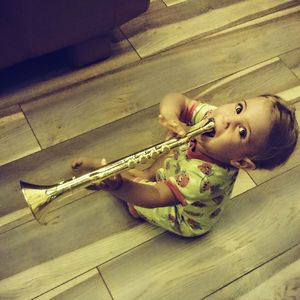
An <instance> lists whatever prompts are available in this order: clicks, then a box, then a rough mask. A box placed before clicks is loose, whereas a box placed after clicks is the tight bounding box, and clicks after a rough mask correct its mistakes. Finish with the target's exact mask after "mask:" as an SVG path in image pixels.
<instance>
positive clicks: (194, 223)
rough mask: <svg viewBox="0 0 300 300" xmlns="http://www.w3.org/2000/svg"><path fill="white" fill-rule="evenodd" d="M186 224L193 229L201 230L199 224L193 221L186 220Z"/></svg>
mask: <svg viewBox="0 0 300 300" xmlns="http://www.w3.org/2000/svg"><path fill="white" fill-rule="evenodd" d="M187 222H188V224H189V225H190V226H191V227H192V228H193V229H202V226H201V224H200V223H198V222H197V221H195V220H193V219H190V218H188V219H187Z"/></svg>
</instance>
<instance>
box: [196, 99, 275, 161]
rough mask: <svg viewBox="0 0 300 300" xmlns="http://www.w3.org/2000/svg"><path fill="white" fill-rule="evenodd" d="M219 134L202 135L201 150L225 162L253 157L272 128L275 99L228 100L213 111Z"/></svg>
mask: <svg viewBox="0 0 300 300" xmlns="http://www.w3.org/2000/svg"><path fill="white" fill-rule="evenodd" d="M208 117H212V118H214V121H215V136H214V137H209V136H206V135H202V136H198V137H197V138H196V140H197V146H196V147H197V148H196V149H197V150H196V151H201V152H202V153H205V154H206V155H208V156H210V157H213V158H214V159H216V160H219V161H221V162H224V163H230V161H231V160H240V159H243V158H245V157H248V158H250V159H251V156H252V157H253V156H254V155H255V154H256V153H257V152H258V151H259V150H260V149H261V147H262V146H263V145H264V142H265V139H266V137H267V136H268V134H269V131H270V129H271V103H270V101H269V100H267V99H265V98H262V97H257V98H252V99H245V100H241V101H239V102H235V103H230V104H225V105H222V106H219V107H218V108H217V109H215V110H213V111H211V112H210V113H209V114H208Z"/></svg>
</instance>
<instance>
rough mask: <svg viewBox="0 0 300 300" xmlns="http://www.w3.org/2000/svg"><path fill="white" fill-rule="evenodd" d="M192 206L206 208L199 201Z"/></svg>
mask: <svg viewBox="0 0 300 300" xmlns="http://www.w3.org/2000/svg"><path fill="white" fill-rule="evenodd" d="M192 206H195V207H205V206H206V204H205V203H202V202H198V201H197V202H194V203H192Z"/></svg>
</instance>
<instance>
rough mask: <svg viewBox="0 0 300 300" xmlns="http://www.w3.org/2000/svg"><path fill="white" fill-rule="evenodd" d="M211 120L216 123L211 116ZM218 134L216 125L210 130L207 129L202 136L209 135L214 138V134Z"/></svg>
mask: <svg viewBox="0 0 300 300" xmlns="http://www.w3.org/2000/svg"><path fill="white" fill-rule="evenodd" d="M209 120H210V121H212V122H214V124H216V123H215V120H214V119H213V118H209ZM215 135H216V129H215V127H213V128H212V129H211V130H209V131H206V132H204V133H203V134H202V136H206V137H209V138H213V137H214V136H215Z"/></svg>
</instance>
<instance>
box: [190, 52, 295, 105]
mask: <svg viewBox="0 0 300 300" xmlns="http://www.w3.org/2000/svg"><path fill="white" fill-rule="evenodd" d="M275 74H276V75H275ZM277 75H278V76H277ZM283 78H285V79H286V80H282V79H283ZM298 88H299V80H298V79H297V78H296V77H295V75H294V74H293V73H292V72H291V71H290V70H289V69H288V68H287V67H286V66H285V65H284V64H283V63H282V62H281V61H280V59H279V58H278V57H275V58H272V59H270V60H267V61H264V62H262V63H259V64H256V65H254V66H252V67H250V68H247V69H245V70H242V71H240V72H236V73H234V74H231V75H229V76H226V77H224V78H222V79H219V80H216V81H214V82H211V83H208V84H205V85H202V86H200V87H199V88H196V89H194V90H191V91H189V92H188V93H187V95H188V96H189V97H191V98H195V99H198V100H200V101H203V102H208V103H213V104H214V105H217V106H218V105H221V104H224V103H228V102H229V101H230V102H234V101H240V99H241V98H250V97H256V96H258V95H262V94H266V93H272V94H277V93H278V94H279V93H285V95H283V94H281V95H282V96H287V94H289V95H288V100H290V101H293V102H294V101H295V100H296V98H295V97H297V95H298V92H299V91H298ZM224 99H225V100H224Z"/></svg>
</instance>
